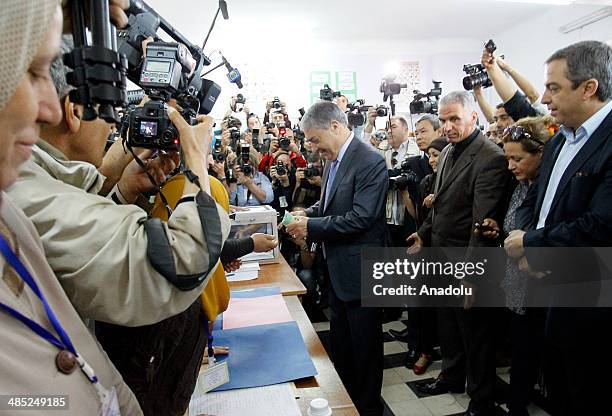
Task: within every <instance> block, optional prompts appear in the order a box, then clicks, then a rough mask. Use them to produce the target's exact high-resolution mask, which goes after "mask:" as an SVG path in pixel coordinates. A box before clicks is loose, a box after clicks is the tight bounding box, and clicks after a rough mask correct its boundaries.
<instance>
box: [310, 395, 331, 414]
mask: <svg viewBox="0 0 612 416" xmlns="http://www.w3.org/2000/svg"><path fill="white" fill-rule="evenodd" d="M307 413H308V416H331V414H332V411H331V408H330V407H329V403H328V402H327V400H325V399H313V400H311V402H310V406H309V407H308V411H307Z"/></svg>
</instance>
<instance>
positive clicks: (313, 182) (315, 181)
mask: <svg viewBox="0 0 612 416" xmlns="http://www.w3.org/2000/svg"><path fill="white" fill-rule="evenodd" d="M306 180H307V181H308V183H309V184H311V185H314V186H321V177H320V176H313V177H312V178H308V179H306Z"/></svg>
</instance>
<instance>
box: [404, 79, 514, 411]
mask: <svg viewBox="0 0 612 416" xmlns="http://www.w3.org/2000/svg"><path fill="white" fill-rule="evenodd" d="M439 118H440V123H441V124H442V129H443V132H444V135H445V136H446V137H447V139H448V142H449V143H450V144H451V146H447V147H446V148H445V149H444V150H443V151H442V153H441V154H440V158H439V161H438V174H437V177H436V181H435V187H434V195H435V196H434V202H433V208H432V210H431V211H430V214H429V216H428V217H427V219H426V220H425V222H424V223H423V225H421V227H420V228H419V230H418V231H417V232H416V233H415V234H413V235H412V236H411V237H410V238H409V239H410V240H411V241H412V242H413V244H412V246H411V247H410V249H409V251H410V252H412V253H415V252H418V251H419V250H420V248H421V247H422V246H424V245H427V246H431V247H465V248H466V250H467V252H469V251H470V248H471V247H478V246H491V245H495V242H493V241H491V240H488V239H486V238H484V237H482V236H480V235H478V234H475V233H474V231H475V224H476V223H482V221H483V220H484V219H485V218H495V219H496V220H497V221H501V220H502V218H503V215H504V214H505V201H506V193H507V185H508V183H509V175H508V170H507V166H508V164H507V162H506V159H505V157H504V154H503V152H502V151H501V149H500V148H499V147H498V146H496V145H495V144H494V143H492V142H491V141H490V140H487V139H486V137H485V136H484V134H483V133H482V132H481V131H480V130H479V129H478V128H477V127H476V120H477V118H478V116H477V113H476V110H475V103H474V100H473V98H472V95H471V94H470V93H469V92H467V91H456V92H451V93H450V94H448V95H446V96H445V97H443V98H442V100H440V111H439ZM465 284H468V285H470V284H471V283H467V282H466V283H465ZM477 293H478V292H477ZM477 296H478V295H477V294H476V297H477ZM474 301H477V299H475V298H473V297H466V298H465V299H464V304H463V307H448V308H439V309H438V325H439V326H440V328H439V332H440V343H441V351H442V372H441V373H440V375H439V377H438V378H437V379H436V380H435V381H434V382H432V383H428V384H423V385H420V386H419V389H420V390H421V391H422V392H423V393H427V394H441V393H448V392H463V390H464V388H465V387H464V386H465V380H466V376H467V392H468V394H469V396H470V398H471V400H470V405H469V408H468V411H467V412H466V415H469V416H473V415H486V416H489V415H491V414H494V413H493V412H494V401H493V390H494V386H495V378H496V375H495V353H494V338H495V337H494V332H493V328H494V325H495V323H496V322H495V313H494V311H491V310H487V309H482V308H472V306H473V304H474Z"/></svg>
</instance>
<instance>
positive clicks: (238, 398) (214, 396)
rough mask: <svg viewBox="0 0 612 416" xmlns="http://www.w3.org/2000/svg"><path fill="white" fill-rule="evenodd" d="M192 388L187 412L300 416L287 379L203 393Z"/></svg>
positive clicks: (194, 414)
mask: <svg viewBox="0 0 612 416" xmlns="http://www.w3.org/2000/svg"><path fill="white" fill-rule="evenodd" d="M199 382H200V380H198V383H199ZM195 391H196V393H194V395H193V396H192V397H191V402H190V403H189V416H197V415H200V414H208V415H216V416H245V415H249V416H279V415H283V416H301V413H300V409H299V407H298V405H297V401H296V400H295V393H294V390H293V387H292V385H291V383H282V384H275V385H272V386H265V387H254V388H249V389H239V390H230V391H221V392H217V393H207V394H198V393H197V392H198V391H199V390H198V388H197V386H196V390H195Z"/></svg>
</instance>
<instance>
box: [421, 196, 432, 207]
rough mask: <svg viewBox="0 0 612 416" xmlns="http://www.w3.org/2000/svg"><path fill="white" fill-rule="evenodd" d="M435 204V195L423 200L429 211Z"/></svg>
mask: <svg viewBox="0 0 612 416" xmlns="http://www.w3.org/2000/svg"><path fill="white" fill-rule="evenodd" d="M433 203H434V194H429V195H427V196H426V197H425V199H424V200H423V205H424V206H425V207H427V208H429V209H431V207H433Z"/></svg>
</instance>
